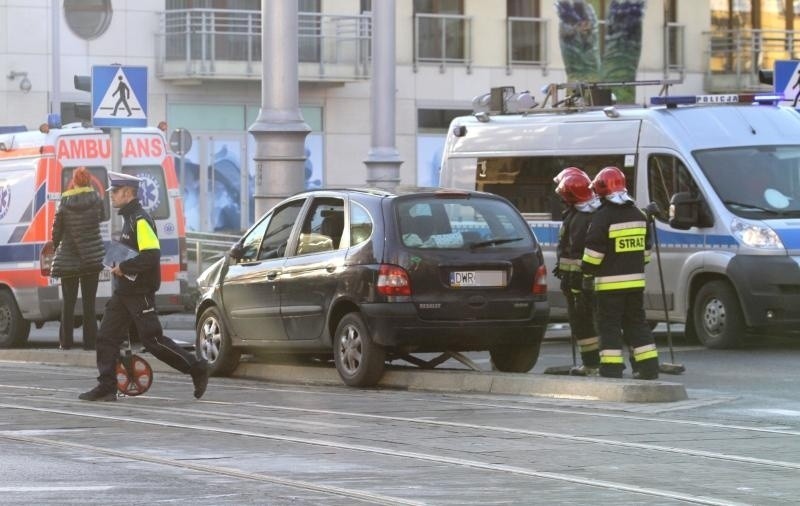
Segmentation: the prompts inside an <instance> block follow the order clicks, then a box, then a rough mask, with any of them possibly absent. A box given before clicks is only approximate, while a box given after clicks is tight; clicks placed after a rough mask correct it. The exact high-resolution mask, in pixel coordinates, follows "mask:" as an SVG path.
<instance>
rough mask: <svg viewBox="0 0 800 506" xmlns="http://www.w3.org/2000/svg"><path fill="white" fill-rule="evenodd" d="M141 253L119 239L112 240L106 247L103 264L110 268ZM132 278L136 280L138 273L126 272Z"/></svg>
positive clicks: (128, 277)
mask: <svg viewBox="0 0 800 506" xmlns="http://www.w3.org/2000/svg"><path fill="white" fill-rule="evenodd" d="M138 255H139V252H138V251H136V250H135V249H133V248H129V247H127V246H125V245H124V244H122V243H121V242H119V241H111V242H110V243H108V247H107V248H106V255H105V256H104V257H103V265H105V266H106V267H108V268H109V269H111V268H113V267H115V266H117V265H119V264H121V263H122V262H124V261H125V260H130V259H131V258H134V257H136V256H138ZM124 276H125V277H126V278H127V279H128V280H130V281H135V280H136V274H124Z"/></svg>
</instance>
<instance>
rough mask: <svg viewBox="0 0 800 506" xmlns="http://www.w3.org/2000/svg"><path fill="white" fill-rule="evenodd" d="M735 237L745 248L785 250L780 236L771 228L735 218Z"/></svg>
mask: <svg viewBox="0 0 800 506" xmlns="http://www.w3.org/2000/svg"><path fill="white" fill-rule="evenodd" d="M731 231H733V235H734V237H736V239H738V240H739V241H740V242H741V243H742V244H744V245H745V246H749V247H751V248H760V249H784V248H783V242H781V239H780V237H778V234H776V233H775V231H774V230H772V229H771V228H770V227H768V226H766V225H762V224H759V223H752V222H748V221H743V220H739V219H736V218H734V220H733V221H732V222H731Z"/></svg>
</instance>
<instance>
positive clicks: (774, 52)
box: [704, 29, 800, 91]
mask: <svg viewBox="0 0 800 506" xmlns="http://www.w3.org/2000/svg"><path fill="white" fill-rule="evenodd" d="M704 35H706V36H707V37H708V45H707V47H708V50H707V51H708V69H707V73H706V89H707V90H709V91H729V90H745V89H760V88H761V89H763V88H765V86H764V85H761V84H760V83H759V82H758V70H759V69H771V68H772V67H773V65H774V63H775V61H776V60H794V59H797V58H798V56H800V44H799V43H800V32H798V31H792V30H746V29H736V30H715V31H713V32H705V33H704Z"/></svg>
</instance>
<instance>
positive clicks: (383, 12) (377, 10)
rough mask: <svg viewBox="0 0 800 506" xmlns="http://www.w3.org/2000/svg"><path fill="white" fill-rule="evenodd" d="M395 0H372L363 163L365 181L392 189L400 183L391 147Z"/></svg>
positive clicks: (394, 150) (397, 158)
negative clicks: (367, 146) (367, 141)
mask: <svg viewBox="0 0 800 506" xmlns="http://www.w3.org/2000/svg"><path fill="white" fill-rule="evenodd" d="M394 21H395V2H394V0H381V1H380V2H373V3H372V83H371V93H372V97H371V99H370V104H371V106H372V117H371V125H372V136H371V147H370V150H369V153H368V154H367V159H366V160H365V161H364V163H365V164H366V166H367V183H368V184H369V185H371V186H377V187H380V188H384V189H388V190H392V189H394V187H395V186H397V183H399V182H400V165H401V164H402V163H403V160H401V159H400V153H399V152H398V151H397V148H396V147H395V95H396V92H395V89H396V83H395V27H394Z"/></svg>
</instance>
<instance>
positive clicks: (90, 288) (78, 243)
mask: <svg viewBox="0 0 800 506" xmlns="http://www.w3.org/2000/svg"><path fill="white" fill-rule="evenodd" d="M67 188H68V189H67V190H66V191H65V192H64V193H62V194H61V203H60V204H59V206H58V210H57V211H56V217H55V221H54V222H53V246H55V250H56V252H55V256H54V257H53V265H52V268H51V271H50V272H51V275H52V276H53V277H56V278H61V294H62V296H63V299H64V301H63V306H62V307H61V330H60V332H59V343H60V345H61V349H62V350H68V349H70V348H71V347H72V336H73V330H74V319H75V302H76V301H77V299H78V285H80V289H81V299H82V301H83V348H84V349H86V350H93V349H94V343H95V338H96V336H97V316H96V314H95V307H94V305H95V298H96V295H97V283H98V280H99V277H100V271H102V270H103V256H104V255H105V247H104V246H103V238H102V237H101V235H100V222H101V221H102V220H103V201H102V200H101V199H100V196H99V195H98V194H97V192H96V191H95V190H94V188H93V187H92V185H91V173H90V172H89V171H88V170H87V169H86V167H78V168H77V169H75V172H73V174H72V182H71V183H70V184H69V186H68V187H67Z"/></svg>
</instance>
